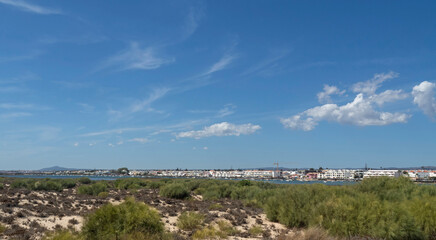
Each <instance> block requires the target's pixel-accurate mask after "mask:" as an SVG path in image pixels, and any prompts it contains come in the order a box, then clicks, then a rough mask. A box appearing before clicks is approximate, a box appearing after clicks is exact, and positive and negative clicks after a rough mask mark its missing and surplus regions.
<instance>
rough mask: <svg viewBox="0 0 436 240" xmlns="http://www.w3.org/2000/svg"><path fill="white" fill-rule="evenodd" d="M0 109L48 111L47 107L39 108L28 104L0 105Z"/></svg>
mask: <svg viewBox="0 0 436 240" xmlns="http://www.w3.org/2000/svg"><path fill="white" fill-rule="evenodd" d="M0 109H6V110H17V109H27V110H49V109H50V108H49V107H45V106H39V105H35V104H30V103H0Z"/></svg>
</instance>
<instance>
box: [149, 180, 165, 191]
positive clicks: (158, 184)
mask: <svg viewBox="0 0 436 240" xmlns="http://www.w3.org/2000/svg"><path fill="white" fill-rule="evenodd" d="M163 185H164V183H162V182H158V181H147V187H149V188H150V189H159V188H160V187H161V186H163Z"/></svg>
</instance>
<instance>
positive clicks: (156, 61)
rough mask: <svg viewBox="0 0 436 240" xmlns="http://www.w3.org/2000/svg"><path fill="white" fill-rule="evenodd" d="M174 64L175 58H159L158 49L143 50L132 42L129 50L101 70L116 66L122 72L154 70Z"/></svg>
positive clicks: (107, 63) (110, 60)
mask: <svg viewBox="0 0 436 240" xmlns="http://www.w3.org/2000/svg"><path fill="white" fill-rule="evenodd" d="M172 62H174V58H166V57H162V56H158V51H157V49H156V48H154V47H146V48H141V47H140V46H139V44H138V43H137V42H132V43H131V44H130V47H129V48H128V49H126V50H124V51H122V52H120V53H119V54H117V55H115V56H113V57H111V58H109V59H108V60H107V61H106V62H105V63H104V64H103V66H102V67H101V68H100V69H104V68H108V67H113V66H116V67H118V70H121V71H123V70H132V69H140V70H152V69H156V68H159V67H160V66H162V65H164V64H169V63H172Z"/></svg>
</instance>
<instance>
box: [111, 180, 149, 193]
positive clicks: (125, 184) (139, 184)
mask: <svg viewBox="0 0 436 240" xmlns="http://www.w3.org/2000/svg"><path fill="white" fill-rule="evenodd" d="M114 186H115V187H116V188H118V189H125V190H127V189H139V188H144V187H146V186H147V182H146V181H144V180H143V179H139V178H121V179H117V180H115V182H114Z"/></svg>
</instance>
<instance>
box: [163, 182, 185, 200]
mask: <svg viewBox="0 0 436 240" xmlns="http://www.w3.org/2000/svg"><path fill="white" fill-rule="evenodd" d="M159 194H160V195H161V196H163V197H168V198H176V199H185V198H188V197H189V196H190V191H189V190H188V188H187V187H186V186H185V185H184V184H181V183H171V184H168V185H165V186H163V187H161V189H160V191H159Z"/></svg>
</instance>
